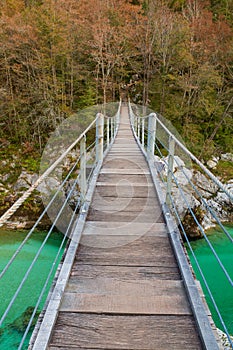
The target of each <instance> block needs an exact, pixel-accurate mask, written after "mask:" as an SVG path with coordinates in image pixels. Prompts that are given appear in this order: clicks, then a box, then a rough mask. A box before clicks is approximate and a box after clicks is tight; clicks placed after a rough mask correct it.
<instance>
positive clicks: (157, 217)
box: [87, 207, 164, 224]
mask: <svg viewBox="0 0 233 350" xmlns="http://www.w3.org/2000/svg"><path fill="white" fill-rule="evenodd" d="M110 212H111V215H108V213H107V211H99V210H95V209H93V208H90V210H89V212H88V216H87V220H90V221H106V222H108V221H118V222H121V221H123V222H125V221H130V222H131V221H134V222H135V224H136V223H137V222H151V223H154V222H163V221H164V219H163V215H162V211H161V208H160V207H158V208H155V209H151V210H150V211H149V210H141V211H140V210H139V211H126V210H122V211H116V212H112V211H111V210H110Z"/></svg>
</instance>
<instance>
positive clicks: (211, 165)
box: [206, 159, 218, 169]
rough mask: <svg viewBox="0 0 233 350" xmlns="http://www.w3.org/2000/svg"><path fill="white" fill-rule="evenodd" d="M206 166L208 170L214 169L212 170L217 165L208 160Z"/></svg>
mask: <svg viewBox="0 0 233 350" xmlns="http://www.w3.org/2000/svg"><path fill="white" fill-rule="evenodd" d="M206 164H207V166H208V168H209V169H214V168H216V166H217V164H218V163H217V162H214V161H213V160H211V159H210V160H208V162H207V163H206Z"/></svg>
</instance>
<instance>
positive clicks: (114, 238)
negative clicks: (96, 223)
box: [82, 225, 166, 249]
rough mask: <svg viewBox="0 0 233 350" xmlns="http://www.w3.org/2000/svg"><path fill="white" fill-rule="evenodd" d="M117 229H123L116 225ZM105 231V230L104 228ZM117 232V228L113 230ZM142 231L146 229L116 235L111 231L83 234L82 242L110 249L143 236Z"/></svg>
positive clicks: (90, 245)
mask: <svg viewBox="0 0 233 350" xmlns="http://www.w3.org/2000/svg"><path fill="white" fill-rule="evenodd" d="M118 226H119V227H118V231H119V230H122V231H124V230H123V228H122V227H121V225H118ZM106 231H107V230H106ZM115 231H116V232H117V230H115ZM144 233H145V234H146V231H141V232H138V233H135V234H130V235H128V234H126V235H118V234H113V233H110V234H109V233H108V232H107V234H103V233H102V234H101V235H83V238H82V244H84V245H87V246H89V247H92V248H94V247H95V248H100V249H103V248H104V249H110V248H117V247H118V248H119V247H122V246H125V245H128V244H130V243H132V242H134V241H136V240H138V239H140V238H141V237H144ZM158 237H166V236H158Z"/></svg>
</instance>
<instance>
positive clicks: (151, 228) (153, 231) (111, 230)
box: [82, 221, 167, 237]
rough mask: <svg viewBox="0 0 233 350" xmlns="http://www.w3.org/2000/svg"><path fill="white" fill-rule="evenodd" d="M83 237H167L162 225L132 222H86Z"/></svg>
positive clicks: (164, 227) (165, 229)
mask: <svg viewBox="0 0 233 350" xmlns="http://www.w3.org/2000/svg"><path fill="white" fill-rule="evenodd" d="M82 234H83V235H84V236H85V235H105V236H108V235H118V236H124V235H126V236H131V235H132V236H139V237H141V236H142V235H144V236H145V235H146V236H152V237H153V236H159V237H167V228H166V226H165V225H164V223H145V222H143V223H140V222H138V223H137V224H136V225H135V223H133V222H121V225H120V226H119V223H118V222H111V221H110V222H105V221H87V222H86V224H85V227H84V230H83V233H82Z"/></svg>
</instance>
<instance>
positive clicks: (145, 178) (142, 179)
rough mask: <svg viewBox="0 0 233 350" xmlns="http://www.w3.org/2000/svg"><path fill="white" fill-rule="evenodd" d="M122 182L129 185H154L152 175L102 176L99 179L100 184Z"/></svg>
mask: <svg viewBox="0 0 233 350" xmlns="http://www.w3.org/2000/svg"><path fill="white" fill-rule="evenodd" d="M120 181H122V182H123V181H127V182H128V183H129V182H130V183H132V184H135V183H139V184H143V183H144V184H145V183H146V184H147V183H149V184H152V180H151V176H150V175H144V174H143V175H130V174H119V175H118V174H100V175H99V177H98V182H108V183H110V182H114V183H118V182H120Z"/></svg>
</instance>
